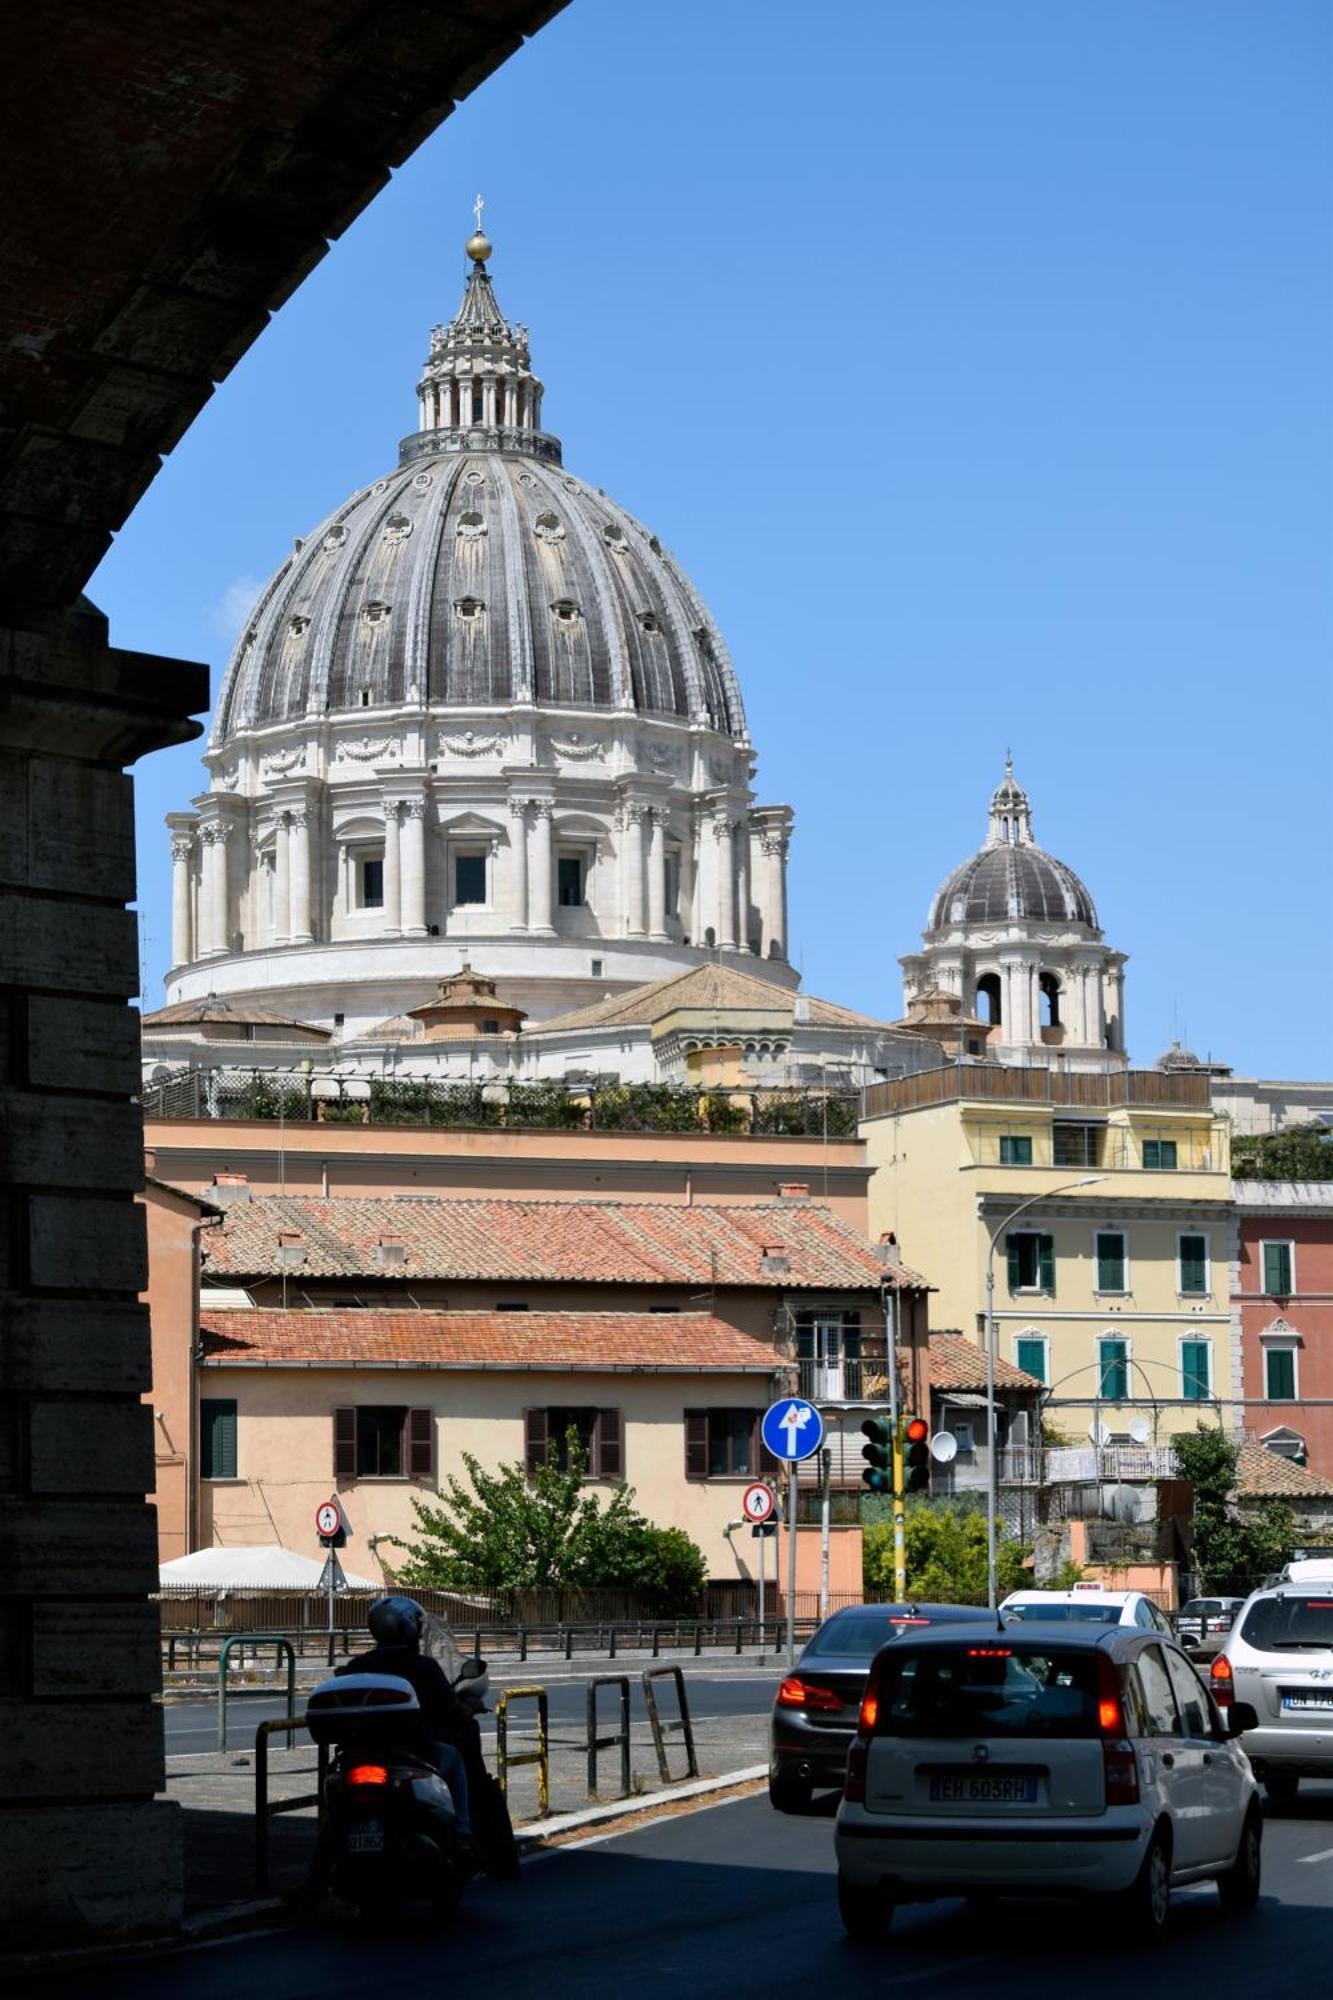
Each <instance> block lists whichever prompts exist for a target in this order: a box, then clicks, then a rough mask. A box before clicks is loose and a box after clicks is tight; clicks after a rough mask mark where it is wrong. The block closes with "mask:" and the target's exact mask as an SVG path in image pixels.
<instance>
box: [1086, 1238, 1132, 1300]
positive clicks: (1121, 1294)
mask: <svg viewBox="0 0 1333 2000" xmlns="http://www.w3.org/2000/svg"><path fill="white" fill-rule="evenodd" d="M1099 1236H1118V1237H1119V1238H1120V1241H1121V1242H1122V1243H1123V1244H1124V1246H1125V1255H1124V1265H1125V1282H1124V1284H1123V1285H1122V1286H1121V1288H1120V1290H1119V1291H1118V1292H1112V1291H1105V1290H1103V1288H1102V1282H1101V1262H1102V1260H1101V1255H1100V1253H1099V1251H1098V1249H1097V1239H1098V1237H1099ZM1133 1289H1134V1285H1133V1281H1132V1279H1131V1277H1130V1264H1129V1231H1128V1230H1127V1229H1122V1228H1121V1226H1120V1224H1119V1223H1118V1222H1099V1223H1098V1224H1097V1227H1096V1228H1095V1229H1094V1230H1093V1232H1092V1295H1093V1297H1094V1298H1096V1299H1127V1298H1128V1297H1129V1295H1130V1293H1131V1292H1132V1291H1133Z"/></svg>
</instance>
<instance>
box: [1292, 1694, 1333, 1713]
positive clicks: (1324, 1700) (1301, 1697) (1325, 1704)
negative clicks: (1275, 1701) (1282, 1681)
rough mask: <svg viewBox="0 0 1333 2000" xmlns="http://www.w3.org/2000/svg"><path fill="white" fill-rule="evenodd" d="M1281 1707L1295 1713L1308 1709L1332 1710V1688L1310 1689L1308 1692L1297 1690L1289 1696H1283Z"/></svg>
mask: <svg viewBox="0 0 1333 2000" xmlns="http://www.w3.org/2000/svg"><path fill="white" fill-rule="evenodd" d="M1282 1706H1283V1708H1285V1709H1287V1710H1289V1711H1290V1710H1294V1711H1296V1712H1297V1713H1299V1711H1300V1710H1301V1709H1308V1708H1319V1709H1329V1708H1333V1688H1310V1689H1309V1690H1308V1691H1306V1690H1297V1691H1295V1692H1293V1693H1291V1694H1284V1695H1283V1697H1282Z"/></svg>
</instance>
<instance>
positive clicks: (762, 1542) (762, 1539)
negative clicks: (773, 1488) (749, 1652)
mask: <svg viewBox="0 0 1333 2000" xmlns="http://www.w3.org/2000/svg"><path fill="white" fill-rule="evenodd" d="M764 1528H765V1523H764V1522H762V1521H761V1522H760V1524H759V1650H760V1652H761V1653H762V1652H763V1650H764V1550H765V1548H766V1547H767V1546H768V1536H767V1535H766V1534H765V1532H764Z"/></svg>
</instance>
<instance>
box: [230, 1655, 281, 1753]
mask: <svg viewBox="0 0 1333 2000" xmlns="http://www.w3.org/2000/svg"><path fill="white" fill-rule="evenodd" d="M237 1646H239V1647H240V1648H241V1654H242V1658H244V1655H245V1653H246V1652H247V1651H251V1652H253V1651H254V1650H255V1649H256V1648H257V1647H259V1646H272V1647H274V1648H275V1649H276V1652H277V1656H278V1659H279V1660H282V1659H284V1658H285V1660H286V1663H287V1720H288V1721H289V1722H290V1721H291V1720H292V1718H293V1717H294V1716H295V1714H296V1654H295V1653H294V1652H293V1651H292V1647H291V1642H290V1640H287V1639H284V1638H283V1637H282V1634H281V1633H280V1632H233V1633H232V1635H231V1637H230V1638H229V1639H224V1641H223V1643H222V1651H221V1653H220V1654H219V1655H218V1749H219V1750H225V1749H226V1747H227V1698H228V1692H229V1690H228V1684H227V1668H228V1666H229V1665H230V1663H231V1655H232V1650H233V1648H234V1647H237ZM230 1696H231V1699H232V1700H233V1701H253V1700H254V1699H255V1697H256V1696H262V1697H263V1698H264V1699H265V1700H268V1699H269V1690H268V1689H267V1688H236V1687H233V1688H231V1689H230Z"/></svg>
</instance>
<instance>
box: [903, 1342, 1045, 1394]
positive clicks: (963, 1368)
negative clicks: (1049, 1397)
mask: <svg viewBox="0 0 1333 2000" xmlns="http://www.w3.org/2000/svg"><path fill="white" fill-rule="evenodd" d="M930 1386H931V1388H932V1389H958V1390H960V1391H961V1390H968V1389H971V1390H976V1391H980V1392H983V1393H984V1391H985V1387H986V1355H985V1350H984V1349H983V1348H980V1347H978V1346H977V1345H976V1344H975V1342H974V1341H971V1340H967V1339H965V1338H964V1337H963V1335H962V1334H961V1333H932V1334H931V1336H930ZM995 1386H996V1388H997V1389H1031V1390H1033V1391H1034V1392H1035V1391H1037V1390H1040V1388H1041V1387H1042V1385H1041V1383H1040V1382H1039V1381H1038V1380H1037V1378H1036V1376H1035V1375H1029V1374H1028V1373H1027V1371H1026V1369H1023V1368H1016V1367H1015V1366H1014V1364H1013V1362H1012V1361H1006V1360H1005V1359H1004V1356H1003V1355H1001V1354H997V1355H996V1357H995Z"/></svg>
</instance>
